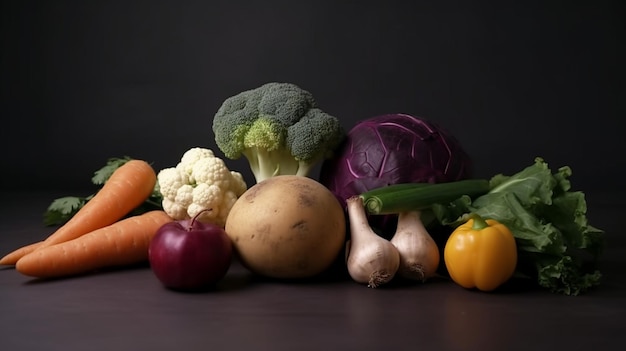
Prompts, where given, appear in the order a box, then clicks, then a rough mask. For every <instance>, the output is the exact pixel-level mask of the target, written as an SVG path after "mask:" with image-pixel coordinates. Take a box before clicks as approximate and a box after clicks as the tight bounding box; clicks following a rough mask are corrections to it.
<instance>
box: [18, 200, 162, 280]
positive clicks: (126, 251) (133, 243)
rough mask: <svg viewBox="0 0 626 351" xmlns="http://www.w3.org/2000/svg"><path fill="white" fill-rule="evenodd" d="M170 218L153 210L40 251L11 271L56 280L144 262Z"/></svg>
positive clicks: (28, 255) (23, 259)
mask: <svg viewBox="0 0 626 351" xmlns="http://www.w3.org/2000/svg"><path fill="white" fill-rule="evenodd" d="M171 221H172V218H171V217H170V216H168V215H167V214H166V213H165V212H164V211H161V210H154V211H150V212H146V213H143V214H141V215H137V216H132V217H128V218H125V219H123V220H120V221H118V222H116V223H114V224H111V225H109V226H106V227H103V228H100V229H96V230H94V231H92V232H90V233H87V234H85V235H82V236H80V237H78V238H76V239H72V240H69V241H65V242H62V243H59V244H55V245H50V246H47V247H45V248H40V249H37V250H35V251H34V252H32V253H29V254H27V255H26V256H24V257H22V258H20V259H19V260H18V261H17V263H16V264H15V269H16V270H17V271H18V272H20V273H22V274H24V275H28V276H32V277H37V278H60V277H66V276H72V275H77V274H84V273H88V272H92V271H95V270H98V269H105V268H113V267H121V266H125V265H131V264H136V263H140V262H143V261H146V260H147V259H148V247H149V246H150V241H151V240H152V237H154V235H155V234H156V232H157V231H158V229H159V228H160V227H161V226H162V225H164V224H165V223H168V222H171Z"/></svg>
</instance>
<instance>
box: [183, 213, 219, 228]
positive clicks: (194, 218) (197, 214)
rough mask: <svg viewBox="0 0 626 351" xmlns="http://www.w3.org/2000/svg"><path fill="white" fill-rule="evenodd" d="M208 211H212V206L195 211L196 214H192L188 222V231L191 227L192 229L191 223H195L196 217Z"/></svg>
mask: <svg viewBox="0 0 626 351" xmlns="http://www.w3.org/2000/svg"><path fill="white" fill-rule="evenodd" d="M209 211H213V209H212V208H205V209H204V210H202V211H200V212H198V213H196V215H195V216H193V218H192V219H191V222H189V228H188V229H187V230H188V231H190V230H191V229H193V225H194V224H195V223H196V221H197V220H198V217H200V215H201V214H202V213H203V212H209Z"/></svg>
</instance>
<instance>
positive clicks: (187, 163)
mask: <svg viewBox="0 0 626 351" xmlns="http://www.w3.org/2000/svg"><path fill="white" fill-rule="evenodd" d="M214 157H215V154H214V153H213V151H212V150H210V149H205V148H201V147H193V148H191V149H189V150H187V151H185V153H184V154H183V156H182V157H181V158H180V162H179V163H178V167H180V169H181V170H182V171H183V172H185V173H186V174H191V168H192V167H193V165H194V164H195V163H196V162H198V160H201V159H203V158H214Z"/></svg>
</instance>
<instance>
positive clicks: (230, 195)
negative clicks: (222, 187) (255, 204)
mask: <svg viewBox="0 0 626 351" xmlns="http://www.w3.org/2000/svg"><path fill="white" fill-rule="evenodd" d="M238 198H239V196H238V195H235V193H234V192H232V191H227V192H226V193H225V194H224V198H223V200H222V203H223V204H224V207H226V208H232V207H233V205H234V204H235V201H237V199H238ZM228 213H230V211H228V212H224V211H222V212H220V213H218V215H219V216H218V220H219V222H220V223H224V226H225V225H226V218H227V217H228Z"/></svg>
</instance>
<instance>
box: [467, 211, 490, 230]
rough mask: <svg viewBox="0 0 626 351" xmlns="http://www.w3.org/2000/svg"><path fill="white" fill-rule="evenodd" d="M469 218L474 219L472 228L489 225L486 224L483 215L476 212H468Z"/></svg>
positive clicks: (479, 228) (476, 228)
mask: <svg viewBox="0 0 626 351" xmlns="http://www.w3.org/2000/svg"><path fill="white" fill-rule="evenodd" d="M470 218H471V219H473V220H474V223H473V224H472V229H473V230H482V229H485V228H487V227H488V226H489V224H487V222H486V221H485V220H484V219H483V217H481V216H480V215H479V214H478V213H474V212H472V213H471V214H470Z"/></svg>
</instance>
